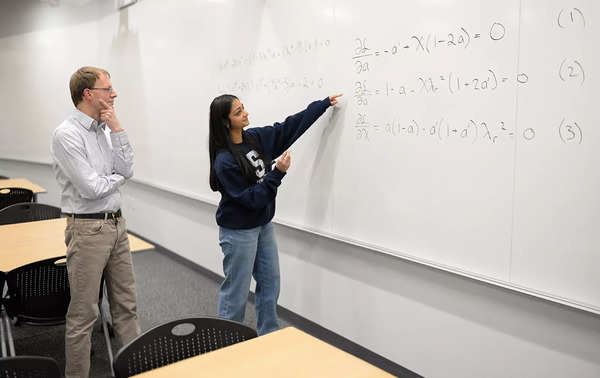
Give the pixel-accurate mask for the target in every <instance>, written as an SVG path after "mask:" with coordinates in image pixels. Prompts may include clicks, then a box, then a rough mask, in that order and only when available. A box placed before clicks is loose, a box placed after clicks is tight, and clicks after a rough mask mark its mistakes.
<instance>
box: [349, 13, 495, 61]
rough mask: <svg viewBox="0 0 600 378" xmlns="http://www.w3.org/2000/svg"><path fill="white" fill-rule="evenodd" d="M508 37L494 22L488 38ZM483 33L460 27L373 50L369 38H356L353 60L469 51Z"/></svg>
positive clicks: (420, 35) (417, 36)
mask: <svg viewBox="0 0 600 378" xmlns="http://www.w3.org/2000/svg"><path fill="white" fill-rule="evenodd" d="M505 35H506V27H505V26H504V25H503V24H502V23H499V22H494V23H493V24H492V25H491V26H490V29H489V33H488V37H489V39H491V40H492V41H499V40H501V39H503V38H504V36H505ZM481 38H482V37H481V33H473V32H470V31H469V30H467V29H466V28H465V27H463V26H461V27H458V28H457V29H456V30H453V31H451V32H448V33H444V34H437V33H427V34H419V35H411V36H410V37H408V39H407V40H405V41H403V42H398V43H394V44H391V45H389V46H387V47H383V48H377V49H374V48H371V47H369V44H368V42H367V38H356V39H355V48H354V55H353V56H352V59H354V60H356V61H357V62H359V63H360V62H361V61H360V59H364V58H368V57H380V56H395V55H400V54H401V52H402V51H412V52H417V53H426V54H431V53H432V52H433V51H435V50H437V49H442V48H443V49H451V48H463V49H467V48H469V47H470V46H471V44H472V43H473V42H474V41H476V40H479V39H481Z"/></svg>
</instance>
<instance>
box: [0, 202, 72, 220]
mask: <svg viewBox="0 0 600 378" xmlns="http://www.w3.org/2000/svg"><path fill="white" fill-rule="evenodd" d="M60 215H61V212H60V208H58V207H54V206H50V205H45V204H43V203H35V202H26V203H16V204H14V205H10V206H8V207H5V208H4V209H0V225H3V224H13V223H24V222H34V221H40V220H46V219H55V218H60Z"/></svg>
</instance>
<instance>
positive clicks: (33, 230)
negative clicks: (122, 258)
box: [0, 218, 154, 272]
mask: <svg viewBox="0 0 600 378" xmlns="http://www.w3.org/2000/svg"><path fill="white" fill-rule="evenodd" d="M66 223H67V218H57V219H50V220H43V221H37V222H26V223H15V224H7V225H4V226H0V271H4V272H8V271H11V270H12V269H15V268H18V267H20V266H23V265H26V264H29V263H32V262H36V261H40V260H44V259H49V258H52V257H58V256H64V255H65V254H66V252H67V247H66V246H65V227H66ZM129 244H130V247H131V251H132V252H135V251H141V250H144V249H152V248H154V246H153V245H152V244H150V243H146V242H145V241H143V240H142V239H140V238H138V237H135V236H133V235H131V234H129Z"/></svg>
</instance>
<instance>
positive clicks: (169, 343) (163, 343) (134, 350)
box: [113, 317, 257, 378]
mask: <svg viewBox="0 0 600 378" xmlns="http://www.w3.org/2000/svg"><path fill="white" fill-rule="evenodd" d="M256 336H257V333H256V331H255V330H253V329H252V328H250V327H248V326H246V325H244V324H241V323H238V322H234V321H231V320H226V319H220V318H213V317H200V318H187V319H180V320H175V321H172V322H169V323H166V324H162V325H159V326H156V327H154V328H152V329H149V330H148V331H146V332H144V333H143V334H141V335H140V336H138V337H136V338H135V339H133V340H132V341H131V342H130V343H129V344H127V345H125V346H123V347H122V348H121V349H120V350H119V352H118V353H117V356H116V357H115V361H114V364H113V365H114V373H115V377H116V378H123V377H130V376H132V375H135V374H139V373H143V372H145V371H148V370H152V369H156V368H159V367H161V366H164V365H168V364H171V363H173V362H177V361H180V360H183V359H186V358H189V357H193V356H197V355H199V354H203V353H206V352H210V351H213V350H216V349H219V348H223V347H226V346H228V345H232V344H236V343H239V342H241V341H245V340H250V339H253V338H255V337H256Z"/></svg>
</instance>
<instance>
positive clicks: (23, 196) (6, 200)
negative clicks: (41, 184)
mask: <svg viewBox="0 0 600 378" xmlns="http://www.w3.org/2000/svg"><path fill="white" fill-rule="evenodd" d="M31 201H33V192H32V191H31V190H29V189H25V188H0V209H4V208H5V207H7V206H10V205H14V204H15V203H21V202H31Z"/></svg>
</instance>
